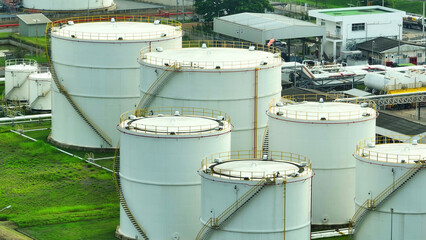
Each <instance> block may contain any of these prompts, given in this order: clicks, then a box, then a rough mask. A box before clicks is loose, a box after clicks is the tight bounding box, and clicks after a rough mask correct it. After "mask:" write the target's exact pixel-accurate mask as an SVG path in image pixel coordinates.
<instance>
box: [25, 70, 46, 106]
mask: <svg viewBox="0 0 426 240" xmlns="http://www.w3.org/2000/svg"><path fill="white" fill-rule="evenodd" d="M28 80H29V100H28V104H29V105H30V107H31V109H32V110H34V111H39V112H46V111H51V110H52V94H51V92H52V91H51V86H52V73H51V72H50V69H49V68H48V67H39V68H38V69H37V72H34V73H31V74H30V75H29V76H28Z"/></svg>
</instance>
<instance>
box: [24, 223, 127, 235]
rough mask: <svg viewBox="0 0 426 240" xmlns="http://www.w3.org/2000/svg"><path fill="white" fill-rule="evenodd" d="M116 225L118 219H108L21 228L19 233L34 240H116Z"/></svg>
mask: <svg viewBox="0 0 426 240" xmlns="http://www.w3.org/2000/svg"><path fill="white" fill-rule="evenodd" d="M118 224H119V219H118V218H109V219H98V220H91V221H81V222H74V223H64V224H54V225H47V226H36V227H29V228H23V229H21V231H22V232H25V233H26V234H28V235H30V236H32V237H34V238H36V239H61V240H75V239H84V240H100V239H101V240H116V238H115V237H114V233H115V228H116V227H117V225H118Z"/></svg>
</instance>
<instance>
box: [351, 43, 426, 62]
mask: <svg viewBox="0 0 426 240" xmlns="http://www.w3.org/2000/svg"><path fill="white" fill-rule="evenodd" d="M356 49H358V50H361V51H362V52H363V55H364V56H368V57H370V58H372V61H371V62H372V64H382V65H386V66H392V65H394V64H405V63H412V64H414V65H417V64H418V63H424V62H426V61H425V46H424V45H419V44H415V43H411V42H405V41H400V40H397V39H392V38H385V37H378V38H374V39H372V40H369V41H365V42H361V43H358V44H357V45H356Z"/></svg>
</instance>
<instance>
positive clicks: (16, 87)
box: [5, 59, 37, 102]
mask: <svg viewBox="0 0 426 240" xmlns="http://www.w3.org/2000/svg"><path fill="white" fill-rule="evenodd" d="M5 65H6V67H5V98H6V100H8V101H20V102H28V99H29V82H28V76H29V75H30V74H32V73H34V72H37V61H35V60H32V59H10V60H6V62H5Z"/></svg>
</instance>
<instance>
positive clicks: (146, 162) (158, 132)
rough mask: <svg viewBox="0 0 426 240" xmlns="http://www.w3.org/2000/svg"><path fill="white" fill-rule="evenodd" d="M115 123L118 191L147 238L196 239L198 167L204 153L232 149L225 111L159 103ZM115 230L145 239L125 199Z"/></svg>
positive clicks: (198, 213) (199, 190)
mask: <svg viewBox="0 0 426 240" xmlns="http://www.w3.org/2000/svg"><path fill="white" fill-rule="evenodd" d="M137 116H140V117H137ZM117 128H118V130H119V131H120V132H121V141H120V173H119V177H120V182H121V190H122V196H124V199H125V200H126V203H127V206H128V209H130V211H131V213H132V214H133V216H134V218H135V219H136V221H137V222H138V223H139V225H140V226H141V227H142V228H144V229H145V231H146V235H147V236H148V238H149V239H195V237H196V235H197V233H198V231H199V229H200V228H201V224H200V222H199V217H200V211H201V179H200V177H199V176H198V174H197V170H198V169H199V166H200V160H201V159H202V157H203V156H205V155H206V154H212V153H214V152H217V151H219V152H226V151H229V150H230V144H231V134H230V133H231V130H232V125H231V123H230V122H229V116H228V115H227V114H225V113H223V112H220V111H215V110H210V109H199V108H185V107H179V108H175V107H162V108H153V109H149V110H147V111H145V112H143V113H141V111H136V112H135V111H132V112H130V113H126V114H123V115H122V120H121V123H120V125H119V126H118V127H117ZM117 235H118V236H120V237H127V238H130V239H144V238H143V237H142V234H140V233H138V231H137V230H136V228H135V226H134V225H133V224H132V223H131V221H130V218H129V217H128V215H127V214H126V213H125V211H124V207H123V205H122V208H121V212H120V227H119V229H118V230H117Z"/></svg>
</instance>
